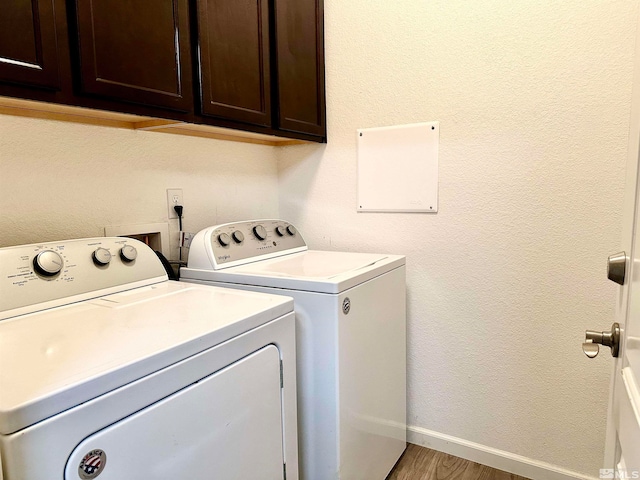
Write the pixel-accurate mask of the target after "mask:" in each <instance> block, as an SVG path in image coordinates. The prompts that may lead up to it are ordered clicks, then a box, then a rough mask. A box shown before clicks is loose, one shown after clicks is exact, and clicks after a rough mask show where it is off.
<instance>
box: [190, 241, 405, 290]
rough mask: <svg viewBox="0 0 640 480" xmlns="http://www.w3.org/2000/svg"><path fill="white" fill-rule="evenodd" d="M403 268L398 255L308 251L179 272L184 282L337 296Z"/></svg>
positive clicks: (403, 262)
mask: <svg viewBox="0 0 640 480" xmlns="http://www.w3.org/2000/svg"><path fill="white" fill-rule="evenodd" d="M404 264H405V257H404V256H401V255H384V254H372V253H352V252H327V251H320V250H308V251H306V252H301V253H294V254H291V255H285V256H281V257H277V258H272V259H269V260H262V261H257V262H253V263H249V264H246V265H241V266H237V267H231V268H227V269H224V270H216V271H213V270H204V269H193V268H183V269H181V276H182V278H184V279H197V280H209V281H218V282H229V283H237V284H243V285H258V286H265V287H276V288H287V289H291V290H303V291H308V292H319V293H340V292H342V291H344V290H346V289H348V288H351V287H354V286H356V285H358V284H360V283H362V282H365V281H367V280H370V279H372V278H374V277H376V276H378V275H382V274H383V273H385V272H388V271H389V270H393V269H394V268H397V267H399V266H401V265H404Z"/></svg>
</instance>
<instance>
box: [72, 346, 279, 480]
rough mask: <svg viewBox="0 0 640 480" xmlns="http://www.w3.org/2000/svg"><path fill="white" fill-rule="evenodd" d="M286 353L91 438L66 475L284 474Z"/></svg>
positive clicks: (219, 377)
mask: <svg viewBox="0 0 640 480" xmlns="http://www.w3.org/2000/svg"><path fill="white" fill-rule="evenodd" d="M280 385H281V382H280V352H279V350H278V348H276V347H275V346H274V345H267V346H265V347H264V348H262V349H260V350H258V351H257V352H254V353H253V354H251V355H249V356H247V357H245V358H243V359H241V360H239V361H237V362H235V363H233V364H231V365H229V366H228V367H226V368H224V369H222V370H220V371H218V372H216V373H214V374H212V375H210V376H208V377H205V378H203V379H202V380H200V381H198V382H196V383H194V384H192V385H190V386H188V387H186V388H184V389H182V390H180V391H178V392H176V393H174V394H172V395H170V396H168V397H166V398H165V399H163V400H161V401H159V402H157V403H154V404H153V405H150V406H149V407H146V408H144V409H143V410H140V411H139V412H137V413H135V414H133V415H130V416H129V417H126V418H125V419H123V420H121V421H119V422H117V423H115V424H113V425H111V426H109V427H107V428H105V429H103V430H101V431H99V432H97V433H95V434H93V435H91V436H89V437H88V438H86V439H85V440H84V441H82V442H81V443H80V444H79V445H78V446H77V447H76V448H75V450H74V451H73V453H72V454H71V456H70V457H69V460H68V462H67V465H66V468H65V475H64V478H65V480H79V479H83V480H84V479H93V478H99V480H140V479H142V478H153V479H154V480H175V479H178V478H184V479H187V478H188V479H189V480H205V479H206V480H208V479H211V478H220V479H225V480H236V479H237V480H246V479H251V478H256V479H257V478H260V479H264V480H272V479H273V480H275V479H278V480H280V479H282V478H283V475H284V473H283V450H282V449H283V431H282V403H281V386H280Z"/></svg>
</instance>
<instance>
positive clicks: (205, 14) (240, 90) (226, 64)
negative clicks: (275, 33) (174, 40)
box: [197, 0, 271, 126]
mask: <svg viewBox="0 0 640 480" xmlns="http://www.w3.org/2000/svg"><path fill="white" fill-rule="evenodd" d="M197 8H198V12H197V19H198V48H199V55H200V58H199V63H200V100H201V106H202V114H203V115H212V116H217V117H222V118H226V119H230V120H236V121H239V122H244V123H251V124H255V125H263V126H270V125H271V84H270V55H269V2H268V0H197Z"/></svg>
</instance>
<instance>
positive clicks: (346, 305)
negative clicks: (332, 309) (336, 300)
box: [342, 297, 351, 315]
mask: <svg viewBox="0 0 640 480" xmlns="http://www.w3.org/2000/svg"><path fill="white" fill-rule="evenodd" d="M350 310H351V300H349V297H347V298H345V299H344V302H342V311H343V312H344V314H345V315H347V314H348V313H349V311H350Z"/></svg>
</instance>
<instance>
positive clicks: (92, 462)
mask: <svg viewBox="0 0 640 480" xmlns="http://www.w3.org/2000/svg"><path fill="white" fill-rule="evenodd" d="M106 464H107V454H106V453H104V451H103V450H99V449H96V450H91V451H90V452H89V453H87V454H86V455H85V456H84V457H83V458H82V461H81V462H80V465H78V476H79V477H80V478H81V479H82V480H91V479H92V478H96V477H97V476H98V475H100V474H101V473H102V471H103V470H104V466H105V465H106Z"/></svg>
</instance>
